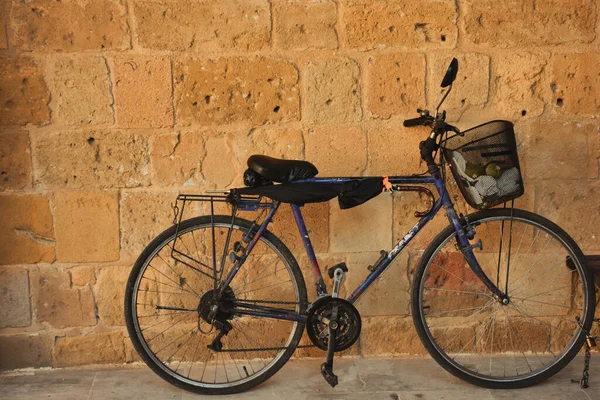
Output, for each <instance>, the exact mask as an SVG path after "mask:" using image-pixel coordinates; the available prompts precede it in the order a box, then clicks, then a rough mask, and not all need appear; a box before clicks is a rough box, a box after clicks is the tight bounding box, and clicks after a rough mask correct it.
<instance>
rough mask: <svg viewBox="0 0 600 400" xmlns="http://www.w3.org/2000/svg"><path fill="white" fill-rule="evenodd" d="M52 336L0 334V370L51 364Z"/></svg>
mask: <svg viewBox="0 0 600 400" xmlns="http://www.w3.org/2000/svg"><path fill="white" fill-rule="evenodd" d="M52 339H53V338H52V336H50V335H46V334H39V333H38V334H35V335H1V336H0V354H2V357H0V370H11V369H17V368H31V367H34V368H41V367H49V366H51V365H52V345H53V340H52Z"/></svg>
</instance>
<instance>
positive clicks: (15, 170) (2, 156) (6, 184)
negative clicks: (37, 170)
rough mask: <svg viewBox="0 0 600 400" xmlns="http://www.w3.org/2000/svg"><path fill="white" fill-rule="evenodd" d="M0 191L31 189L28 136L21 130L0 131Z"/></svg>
mask: <svg viewBox="0 0 600 400" xmlns="http://www.w3.org/2000/svg"><path fill="white" fill-rule="evenodd" d="M0 142H1V143H2V146H0V191H3V190H22V189H27V188H30V187H31V149H30V144H29V134H28V133H27V131H25V130H22V129H9V130H0Z"/></svg>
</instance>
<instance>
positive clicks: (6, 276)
mask: <svg viewBox="0 0 600 400" xmlns="http://www.w3.org/2000/svg"><path fill="white" fill-rule="evenodd" d="M29 325H31V305H30V302H29V273H28V272H27V270H26V269H25V268H20V267H3V268H2V269H0V329H2V328H18V327H23V326H29ZM0 340H1V339H0ZM3 357H4V356H3Z"/></svg>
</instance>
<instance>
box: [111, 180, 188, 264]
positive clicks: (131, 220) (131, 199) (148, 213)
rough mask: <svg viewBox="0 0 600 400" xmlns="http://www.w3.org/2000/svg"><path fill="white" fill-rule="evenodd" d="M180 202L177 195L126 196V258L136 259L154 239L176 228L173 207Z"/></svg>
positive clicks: (123, 212)
mask: <svg viewBox="0 0 600 400" xmlns="http://www.w3.org/2000/svg"><path fill="white" fill-rule="evenodd" d="M176 198H177V192H158V193H157V192H133V191H123V192H122V194H121V200H120V202H121V204H120V207H119V210H120V220H121V249H122V252H123V254H122V258H125V259H132V258H133V259H135V257H137V256H139V254H140V253H141V252H142V250H143V249H144V248H145V247H146V246H147V245H148V244H150V241H152V239H154V238H155V237H156V236H157V235H158V234H159V233H160V232H162V231H164V230H165V229H167V228H169V227H170V226H171V225H172V223H173V210H172V209H171V204H172V203H174V202H175V199H176Z"/></svg>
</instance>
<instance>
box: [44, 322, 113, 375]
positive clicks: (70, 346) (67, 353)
mask: <svg viewBox="0 0 600 400" xmlns="http://www.w3.org/2000/svg"><path fill="white" fill-rule="evenodd" d="M124 340H125V337H124V335H123V332H120V331H117V332H108V333H92V334H89V335H86V336H74V337H57V338H56V345H55V348H54V359H55V360H56V361H55V365H54V366H55V367H73V366H76V365H88V364H111V363H120V362H123V361H124V360H125V346H124Z"/></svg>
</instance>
